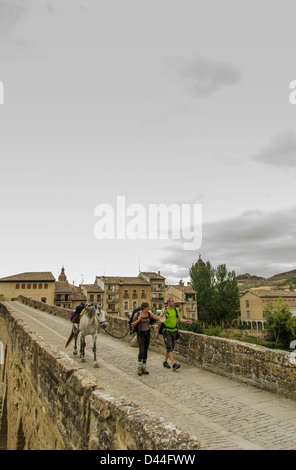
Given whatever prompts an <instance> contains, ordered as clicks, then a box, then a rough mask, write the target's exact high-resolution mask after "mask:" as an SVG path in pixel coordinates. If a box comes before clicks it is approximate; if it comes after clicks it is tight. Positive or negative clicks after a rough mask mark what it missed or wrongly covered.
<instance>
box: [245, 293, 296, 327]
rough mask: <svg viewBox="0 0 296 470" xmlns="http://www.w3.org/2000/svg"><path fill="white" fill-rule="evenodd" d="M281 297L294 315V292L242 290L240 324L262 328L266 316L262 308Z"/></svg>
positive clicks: (295, 306)
mask: <svg viewBox="0 0 296 470" xmlns="http://www.w3.org/2000/svg"><path fill="white" fill-rule="evenodd" d="M279 298H281V299H283V301H284V303H286V304H288V305H289V307H290V311H291V313H292V314H293V315H296V293H294V292H288V291H283V290H264V289H254V290H248V291H246V292H244V293H243V294H242V295H241V297H240V311H241V318H240V321H241V324H242V325H247V326H249V327H251V329H254V330H264V323H265V322H266V318H265V316H264V310H265V308H266V307H267V305H268V304H269V303H270V302H272V303H273V304H276V302H277V301H278V299H279Z"/></svg>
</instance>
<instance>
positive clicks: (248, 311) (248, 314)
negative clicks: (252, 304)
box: [247, 310, 251, 318]
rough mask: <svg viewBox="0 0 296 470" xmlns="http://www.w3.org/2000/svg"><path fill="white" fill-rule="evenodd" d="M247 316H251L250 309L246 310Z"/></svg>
mask: <svg viewBox="0 0 296 470" xmlns="http://www.w3.org/2000/svg"><path fill="white" fill-rule="evenodd" d="M247 317H248V318H250V317H251V313H250V310H247Z"/></svg>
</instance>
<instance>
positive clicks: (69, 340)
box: [65, 330, 74, 349]
mask: <svg viewBox="0 0 296 470" xmlns="http://www.w3.org/2000/svg"><path fill="white" fill-rule="evenodd" d="M73 338H74V333H73V330H72V331H71V334H70V336H69V338H68V339H67V342H66V344H65V349H67V347H68V346H69V344H70V343H71V341H72V339H73Z"/></svg>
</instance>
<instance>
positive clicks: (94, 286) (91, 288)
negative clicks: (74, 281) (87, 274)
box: [80, 284, 104, 293]
mask: <svg viewBox="0 0 296 470" xmlns="http://www.w3.org/2000/svg"><path fill="white" fill-rule="evenodd" d="M80 287H81V288H84V289H85V290H86V291H87V292H100V293H101V292H104V291H103V289H101V287H100V286H98V285H97V284H81V286H80Z"/></svg>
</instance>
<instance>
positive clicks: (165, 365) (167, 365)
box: [163, 361, 171, 369]
mask: <svg viewBox="0 0 296 470" xmlns="http://www.w3.org/2000/svg"><path fill="white" fill-rule="evenodd" d="M163 367H166V368H167V369H170V368H171V366H170V365H169V364H168V363H167V361H164V363H163Z"/></svg>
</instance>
